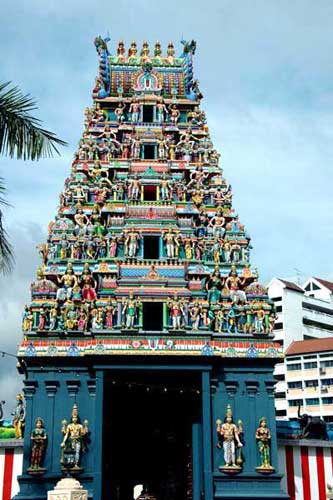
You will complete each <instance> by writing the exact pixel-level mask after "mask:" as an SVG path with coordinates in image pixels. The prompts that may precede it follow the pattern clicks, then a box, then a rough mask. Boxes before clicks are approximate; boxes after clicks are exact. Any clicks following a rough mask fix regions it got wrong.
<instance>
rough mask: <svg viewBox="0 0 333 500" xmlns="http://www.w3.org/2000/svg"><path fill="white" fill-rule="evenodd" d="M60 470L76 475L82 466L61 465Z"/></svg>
mask: <svg viewBox="0 0 333 500" xmlns="http://www.w3.org/2000/svg"><path fill="white" fill-rule="evenodd" d="M61 470H62V472H67V474H70V475H71V476H78V475H79V474H81V473H82V472H83V470H84V469H83V468H82V467H64V466H62V467H61Z"/></svg>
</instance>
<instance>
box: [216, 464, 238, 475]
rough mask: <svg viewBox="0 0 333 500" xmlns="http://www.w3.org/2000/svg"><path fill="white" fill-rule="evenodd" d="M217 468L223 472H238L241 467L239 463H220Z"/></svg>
mask: <svg viewBox="0 0 333 500" xmlns="http://www.w3.org/2000/svg"><path fill="white" fill-rule="evenodd" d="M219 470H220V471H221V472H224V473H225V474H238V473H239V472H240V471H241V470H242V468H241V467H240V466H239V465H222V466H221V467H219Z"/></svg>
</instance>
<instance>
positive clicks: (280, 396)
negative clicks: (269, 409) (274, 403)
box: [275, 392, 286, 399]
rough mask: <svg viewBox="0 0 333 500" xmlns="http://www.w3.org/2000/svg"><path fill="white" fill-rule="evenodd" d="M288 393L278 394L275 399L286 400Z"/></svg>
mask: <svg viewBox="0 0 333 500" xmlns="http://www.w3.org/2000/svg"><path fill="white" fill-rule="evenodd" d="M285 397H286V393H285V392H276V393H275V399H285Z"/></svg>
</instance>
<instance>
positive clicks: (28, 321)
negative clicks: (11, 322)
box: [22, 305, 34, 332]
mask: <svg viewBox="0 0 333 500" xmlns="http://www.w3.org/2000/svg"><path fill="white" fill-rule="evenodd" d="M33 324H34V316H33V313H32V311H31V307H28V306H27V305H26V306H24V313H23V317H22V329H23V331H24V332H31V331H32V327H33Z"/></svg>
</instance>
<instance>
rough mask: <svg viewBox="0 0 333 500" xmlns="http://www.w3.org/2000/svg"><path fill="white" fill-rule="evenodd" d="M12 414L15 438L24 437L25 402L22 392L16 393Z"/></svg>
mask: <svg viewBox="0 0 333 500" xmlns="http://www.w3.org/2000/svg"><path fill="white" fill-rule="evenodd" d="M12 415H13V426H14V429H15V438H16V439H22V438H23V437H24V427H25V404H24V398H23V394H21V393H19V394H17V395H16V408H15V410H14V412H13V413H12Z"/></svg>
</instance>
